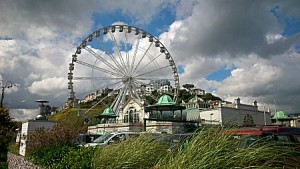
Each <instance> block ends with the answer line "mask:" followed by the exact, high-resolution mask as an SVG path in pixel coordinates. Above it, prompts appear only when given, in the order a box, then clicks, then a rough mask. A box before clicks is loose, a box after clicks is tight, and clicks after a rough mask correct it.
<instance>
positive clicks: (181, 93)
mask: <svg viewBox="0 0 300 169" xmlns="http://www.w3.org/2000/svg"><path fill="white" fill-rule="evenodd" d="M194 96H195V95H193V94H191V93H190V92H188V91H186V90H184V89H183V90H179V97H178V101H179V103H180V102H181V101H182V100H183V101H184V102H188V101H189V100H190V99H191V98H193V97H194Z"/></svg>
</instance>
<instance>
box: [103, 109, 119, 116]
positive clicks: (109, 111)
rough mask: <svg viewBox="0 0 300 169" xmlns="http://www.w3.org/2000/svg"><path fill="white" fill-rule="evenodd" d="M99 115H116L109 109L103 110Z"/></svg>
mask: <svg viewBox="0 0 300 169" xmlns="http://www.w3.org/2000/svg"><path fill="white" fill-rule="evenodd" d="M101 115H116V114H115V113H114V111H113V110H112V109H111V108H106V109H104V111H103V113H102V114H101Z"/></svg>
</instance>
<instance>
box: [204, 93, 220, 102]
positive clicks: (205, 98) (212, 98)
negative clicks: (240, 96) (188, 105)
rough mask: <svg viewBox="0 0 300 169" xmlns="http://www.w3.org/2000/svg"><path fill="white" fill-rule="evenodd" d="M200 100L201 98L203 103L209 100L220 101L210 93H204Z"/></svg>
mask: <svg viewBox="0 0 300 169" xmlns="http://www.w3.org/2000/svg"><path fill="white" fill-rule="evenodd" d="M201 98H202V99H203V100H204V101H209V100H212V101H215V100H221V99H220V98H219V97H216V96H214V95H213V94H211V93H205V95H203V96H201Z"/></svg>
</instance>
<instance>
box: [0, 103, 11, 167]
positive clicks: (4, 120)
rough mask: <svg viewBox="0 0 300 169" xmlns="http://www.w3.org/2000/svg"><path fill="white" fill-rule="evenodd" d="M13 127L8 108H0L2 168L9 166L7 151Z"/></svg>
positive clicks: (0, 162)
mask: <svg viewBox="0 0 300 169" xmlns="http://www.w3.org/2000/svg"><path fill="white" fill-rule="evenodd" d="M12 128H13V127H12V123H11V118H10V116H9V111H8V109H6V108H4V107H2V108H0V169H2V168H7V152H8V144H9V142H10V140H11V137H10V136H11V134H10V132H11V130H12Z"/></svg>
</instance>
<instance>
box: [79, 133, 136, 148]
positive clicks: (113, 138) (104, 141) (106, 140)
mask: <svg viewBox="0 0 300 169" xmlns="http://www.w3.org/2000/svg"><path fill="white" fill-rule="evenodd" d="M139 134H140V133H138V132H128V131H125V132H112V133H107V134H103V135H102V136H100V137H98V138H97V139H95V140H94V141H93V142H91V143H87V144H84V147H94V146H106V145H109V144H112V143H119V142H121V141H124V140H127V139H129V138H130V137H136V136H139Z"/></svg>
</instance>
